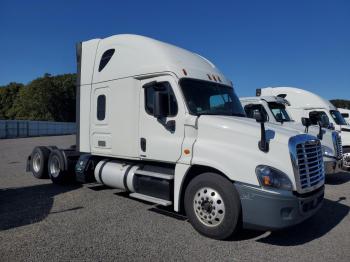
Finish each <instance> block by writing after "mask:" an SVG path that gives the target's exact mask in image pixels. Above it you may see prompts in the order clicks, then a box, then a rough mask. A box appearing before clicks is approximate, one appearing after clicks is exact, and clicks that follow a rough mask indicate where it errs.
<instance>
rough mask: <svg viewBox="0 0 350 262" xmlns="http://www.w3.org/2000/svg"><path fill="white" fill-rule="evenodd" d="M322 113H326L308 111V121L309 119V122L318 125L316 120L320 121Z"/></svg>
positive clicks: (323, 113)
mask: <svg viewBox="0 0 350 262" xmlns="http://www.w3.org/2000/svg"><path fill="white" fill-rule="evenodd" d="M322 115H325V116H327V115H326V113H325V112H323V111H312V112H310V113H309V118H310V121H311V124H312V125H318V121H320V119H321V117H322Z"/></svg>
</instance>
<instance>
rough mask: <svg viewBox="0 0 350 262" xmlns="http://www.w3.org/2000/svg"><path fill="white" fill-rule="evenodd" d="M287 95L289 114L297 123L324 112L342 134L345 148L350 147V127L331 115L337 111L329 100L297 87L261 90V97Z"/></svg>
mask: <svg viewBox="0 0 350 262" xmlns="http://www.w3.org/2000/svg"><path fill="white" fill-rule="evenodd" d="M280 94H285V95H286V97H285V99H287V100H288V102H289V103H290V106H287V110H288V113H289V114H290V115H291V116H292V118H293V119H294V120H295V121H296V122H301V118H302V117H309V114H310V112H312V111H322V112H324V113H325V114H326V115H327V116H328V118H329V121H330V123H332V124H333V126H334V128H335V130H336V131H338V132H340V134H341V139H342V143H343V147H350V127H349V126H348V125H338V124H337V123H336V121H335V120H334V117H333V116H332V115H331V113H330V111H331V110H335V111H336V110H337V108H336V107H335V106H334V105H332V104H331V103H330V102H329V101H328V100H326V99H324V98H322V97H320V96H318V95H316V94H314V93H311V92H309V91H306V90H303V89H299V88H295V87H267V88H262V89H261V96H278V95H280Z"/></svg>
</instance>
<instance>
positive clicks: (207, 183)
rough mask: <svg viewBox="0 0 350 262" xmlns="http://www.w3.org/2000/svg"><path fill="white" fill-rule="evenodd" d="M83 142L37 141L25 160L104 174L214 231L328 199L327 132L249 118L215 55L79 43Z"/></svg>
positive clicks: (308, 208) (59, 174)
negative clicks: (319, 134) (65, 145)
mask: <svg viewBox="0 0 350 262" xmlns="http://www.w3.org/2000/svg"><path fill="white" fill-rule="evenodd" d="M77 61H78V84H77V88H78V90H77V91H78V92H77V94H78V95H77V125H78V130H77V142H76V147H72V148H70V149H58V148H57V147H36V148H34V150H33V152H32V154H31V155H30V156H29V157H28V161H27V163H28V165H27V168H28V170H30V171H31V172H32V173H33V175H34V176H35V177H38V178H42V177H45V176H46V175H48V176H49V177H50V178H51V180H52V181H53V182H54V183H58V184H62V183H66V182H68V181H72V180H77V181H80V182H82V183H84V182H91V181H95V180H96V181H97V182H99V183H102V184H105V185H107V186H110V187H112V188H119V189H122V190H125V191H127V192H129V193H130V197H133V198H137V199H142V200H145V201H149V202H152V203H155V204H158V205H164V206H172V208H173V210H174V211H176V212H184V213H185V214H186V216H187V217H188V219H189V221H190V222H191V224H192V225H193V227H194V228H195V229H196V230H197V231H199V232H200V233H202V234H204V235H206V236H208V237H211V238H216V239H225V238H228V237H229V236H231V235H232V234H234V233H235V232H236V231H237V229H238V228H240V226H241V225H243V226H245V227H255V228H257V227H258V228H269V229H280V228H285V227H288V226H291V225H295V224H298V223H300V222H302V221H303V220H305V219H307V218H309V217H310V216H312V215H313V214H314V213H315V212H316V211H317V210H318V209H319V208H320V206H321V204H322V202H323V198H324V178H325V175H324V167H323V159H322V148H321V143H320V140H319V139H317V138H316V137H314V136H311V135H308V134H299V132H296V131H292V130H286V129H284V128H281V127H278V126H276V125H271V124H268V123H266V124H265V122H266V118H264V116H262V115H261V114H259V112H256V113H255V119H256V120H253V119H249V118H246V117H245V113H244V110H243V108H242V105H241V103H240V102H239V99H238V97H237V96H236V94H235V92H234V90H233V87H232V85H231V82H230V81H229V80H228V79H227V78H226V77H225V76H224V75H223V74H222V73H221V72H220V71H219V70H218V69H217V68H216V67H215V65H213V64H212V63H211V62H210V61H208V60H207V59H205V58H203V57H201V56H199V55H197V54H195V53H192V52H189V51H186V50H184V49H181V48H178V47H175V46H173V45H169V44H166V43H163V42H159V41H156V40H153V39H150V38H147V37H142V36H137V35H116V36H112V37H108V38H105V39H93V40H90V41H86V42H82V43H79V44H78V45H77Z"/></svg>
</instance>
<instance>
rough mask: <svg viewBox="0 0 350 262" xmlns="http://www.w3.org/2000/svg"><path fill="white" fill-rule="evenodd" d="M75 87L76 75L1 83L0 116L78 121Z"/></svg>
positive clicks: (48, 76)
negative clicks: (27, 82)
mask: <svg viewBox="0 0 350 262" xmlns="http://www.w3.org/2000/svg"><path fill="white" fill-rule="evenodd" d="M75 86H76V75H75V74H63V75H56V76H51V75H50V74H45V75H44V76H42V77H39V78H36V79H35V80H33V81H31V82H30V83H29V84H27V85H24V84H21V83H16V82H13V83H9V84H8V85H5V86H0V119H17V120H42V121H58V122H75V96H76V88H75Z"/></svg>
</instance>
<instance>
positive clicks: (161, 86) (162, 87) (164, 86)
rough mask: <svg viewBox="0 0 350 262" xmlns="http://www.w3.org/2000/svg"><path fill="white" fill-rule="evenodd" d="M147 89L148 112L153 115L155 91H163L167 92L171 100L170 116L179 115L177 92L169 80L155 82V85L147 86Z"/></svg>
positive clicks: (146, 104) (146, 102)
mask: <svg viewBox="0 0 350 262" xmlns="http://www.w3.org/2000/svg"><path fill="white" fill-rule="evenodd" d="M144 89H145V110H146V112H147V113H148V114H150V115H153V102H154V93H155V91H161V92H162V93H166V94H167V96H168V100H169V116H176V115H177V110H178V107H177V102H176V98H175V94H174V92H173V90H172V88H171V85H170V83H169V82H160V83H155V84H154V85H151V86H147V87H145V88H144Z"/></svg>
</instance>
